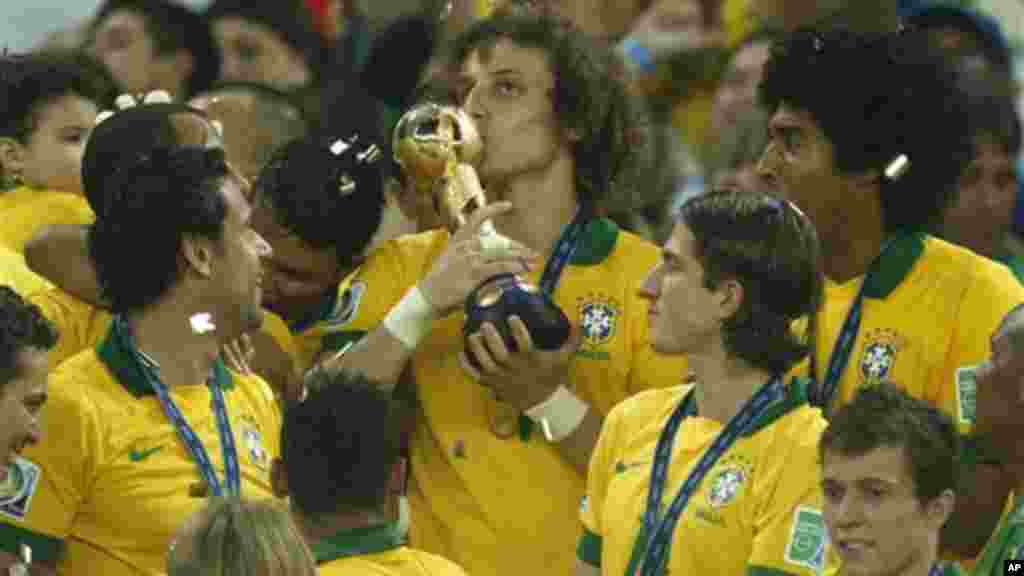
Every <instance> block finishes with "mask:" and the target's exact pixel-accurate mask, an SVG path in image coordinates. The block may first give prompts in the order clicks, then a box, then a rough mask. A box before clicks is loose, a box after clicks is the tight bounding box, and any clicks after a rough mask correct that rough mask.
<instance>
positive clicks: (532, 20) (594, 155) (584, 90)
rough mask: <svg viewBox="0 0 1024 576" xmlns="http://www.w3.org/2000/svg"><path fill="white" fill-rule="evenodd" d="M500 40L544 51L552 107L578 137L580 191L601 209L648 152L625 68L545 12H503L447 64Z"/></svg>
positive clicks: (470, 33) (460, 43) (458, 43)
mask: <svg viewBox="0 0 1024 576" xmlns="http://www.w3.org/2000/svg"><path fill="white" fill-rule="evenodd" d="M501 40H509V41H511V42H513V43H514V44H516V45H518V46H522V47H526V48H536V49H539V50H541V51H543V52H544V53H545V54H546V55H547V57H548V59H549V62H550V65H551V70H552V73H553V75H554V79H555V88H554V109H555V115H556V116H557V117H558V119H559V122H560V123H561V125H562V128H563V129H565V130H571V131H573V132H574V133H575V134H577V135H578V136H579V140H578V141H576V142H575V143H574V144H573V157H574V158H575V160H576V191H577V194H578V195H579V200H580V202H581V203H583V204H584V205H587V206H589V207H600V206H602V203H603V202H604V201H605V200H606V199H608V197H609V195H610V194H611V193H612V190H613V182H616V181H617V179H619V178H620V177H622V176H623V175H624V174H625V173H626V172H627V167H628V166H629V162H632V161H635V159H636V158H637V157H638V155H639V154H640V153H641V151H642V150H644V148H643V147H644V146H645V145H646V139H645V138H644V137H643V132H642V131H641V130H640V127H641V126H646V115H645V111H644V109H643V107H642V105H641V104H640V102H639V101H638V100H636V99H635V98H634V97H633V96H632V95H631V94H630V93H629V92H628V91H627V88H626V84H625V83H624V81H623V68H622V64H621V62H620V61H619V60H618V59H617V57H616V56H615V55H614V53H613V52H612V51H611V50H610V49H608V47H607V46H605V45H603V44H600V43H599V42H597V41H596V40H593V39H590V38H588V37H587V36H586V35H584V34H583V32H581V31H579V30H578V29H577V28H576V27H575V26H573V25H572V23H571V22H569V21H568V20H565V19H559V18H557V17H555V16H553V15H551V14H549V13H547V12H545V11H542V10H530V9H529V7H528V6H527V7H524V8H522V9H517V10H511V9H510V10H503V11H499V12H497V13H495V15H494V16H493V17H492V18H489V19H486V20H481V21H478V22H476V23H475V24H473V25H472V26H470V28H469V29H468V30H466V31H465V32H463V33H462V34H460V35H459V36H458V37H457V38H456V39H455V41H454V43H453V45H452V46H451V51H450V54H449V65H450V66H452V67H456V68H457V67H459V66H461V65H462V63H464V62H465V60H466V58H468V57H469V55H470V54H471V53H472V52H474V51H476V50H481V49H482V50H488V49H490V48H492V47H493V46H494V45H495V44H497V43H498V42H499V41H501Z"/></svg>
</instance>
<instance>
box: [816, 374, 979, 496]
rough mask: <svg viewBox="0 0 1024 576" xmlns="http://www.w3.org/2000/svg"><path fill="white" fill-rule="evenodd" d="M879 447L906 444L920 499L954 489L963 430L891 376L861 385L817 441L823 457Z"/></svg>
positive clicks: (901, 446)
mask: <svg viewBox="0 0 1024 576" xmlns="http://www.w3.org/2000/svg"><path fill="white" fill-rule="evenodd" d="M878 448H902V449H903V454H904V457H905V458H906V463H907V469H908V472H909V473H910V478H911V480H912V481H913V483H914V495H915V496H916V497H917V499H918V501H919V502H920V503H922V504H925V503H928V502H931V501H932V500H934V499H935V498H937V497H938V496H940V495H941V494H942V493H943V492H944V491H946V490H956V488H957V483H958V482H959V477H960V476H959V459H958V455H959V453H960V436H959V434H958V433H957V429H956V426H954V424H953V421H952V420H951V419H950V418H949V416H947V415H946V414H943V413H942V412H941V411H939V410H938V409H936V408H935V407H934V406H932V405H931V404H929V403H928V402H926V401H924V400H919V399H917V398H914V397H912V396H910V395H909V394H907V393H906V392H904V391H903V390H901V389H899V388H898V387H896V386H895V385H893V384H892V383H889V382H883V383H881V384H878V385H876V386H870V387H867V388H861V389H859V390H858V391H857V394H856V395H855V396H854V398H853V400H851V401H850V402H849V403H847V404H845V405H843V406H842V407H841V408H839V410H837V411H836V413H835V414H834V415H833V416H832V418H831V420H830V421H829V424H828V427H827V428H825V431H824V433H823V434H822V436H821V440H820V441H819V444H818V451H819V454H820V456H822V457H824V455H826V454H829V453H834V454H838V455H841V456H846V457H858V456H863V455H865V454H867V453H869V452H871V451H873V450H876V449H878Z"/></svg>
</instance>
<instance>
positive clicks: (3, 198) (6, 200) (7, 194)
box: [0, 186, 44, 214]
mask: <svg viewBox="0 0 1024 576" xmlns="http://www.w3.org/2000/svg"><path fill="white" fill-rule="evenodd" d="M43 193H44V191H43V190H39V189H36V188H32V187H30V186H18V187H17V188H11V189H10V190H5V191H3V192H0V214H2V213H3V212H4V211H5V210H7V209H8V208H13V207H14V206H19V205H21V204H24V203H26V202H31V201H32V200H33V199H34V198H36V197H37V196H39V195H40V194H43Z"/></svg>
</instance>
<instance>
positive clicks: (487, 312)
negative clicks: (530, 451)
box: [392, 102, 569, 437]
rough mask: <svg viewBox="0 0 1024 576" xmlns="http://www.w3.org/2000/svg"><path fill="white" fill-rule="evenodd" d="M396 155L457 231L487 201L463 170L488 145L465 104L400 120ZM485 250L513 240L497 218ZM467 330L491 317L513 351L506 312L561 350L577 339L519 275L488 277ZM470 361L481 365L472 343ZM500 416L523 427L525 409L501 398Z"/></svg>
mask: <svg viewBox="0 0 1024 576" xmlns="http://www.w3.org/2000/svg"><path fill="white" fill-rule="evenodd" d="M392 149H393V150H394V155H395V162H396V163H397V164H398V165H399V167H401V169H402V173H403V174H404V175H405V177H406V178H407V179H408V180H409V181H410V183H411V185H412V187H413V188H414V189H415V191H416V193H417V194H422V195H425V196H428V197H429V198H430V200H431V202H432V203H433V206H434V208H435V210H436V211H437V212H438V214H439V215H440V216H441V219H442V222H444V224H445V227H446V228H448V230H449V231H450V232H455V231H456V230H457V229H458V228H460V227H461V226H463V225H464V224H465V223H466V220H467V219H468V218H469V216H470V215H471V214H472V213H473V212H474V211H475V210H477V209H479V208H481V207H483V206H484V205H485V204H486V203H487V200H486V198H485V197H484V196H483V193H482V192H481V191H480V190H479V189H476V190H469V189H467V187H465V186H462V185H461V183H460V182H459V180H458V179H457V178H456V177H455V172H456V168H457V167H458V166H459V165H460V164H465V165H469V166H475V165H476V163H477V162H478V161H479V159H480V156H481V153H482V152H483V144H482V142H481V140H480V135H479V133H478V132H477V130H476V127H475V126H474V125H473V121H472V120H471V119H470V117H469V116H468V115H467V114H466V113H465V112H463V111H462V110H461V109H459V108H456V107H453V106H441V105H438V104H434V103H429V102H428V103H424V104H419V105H417V106H415V107H413V108H412V109H410V110H409V111H408V112H406V113H405V114H404V115H403V116H402V118H401V119H400V120H399V121H398V125H397V126H396V127H395V131H394V134H393V142H392ZM480 234H481V236H482V244H483V246H484V249H485V251H487V250H500V249H501V247H502V246H507V245H508V239H506V238H504V237H503V236H501V235H500V234H498V233H497V231H496V230H495V229H494V226H493V224H492V223H491V222H490V221H487V222H484V224H483V225H482V226H481V228H480ZM465 312H466V322H465V325H464V327H463V334H464V335H465V336H468V335H470V334H472V333H474V332H476V331H477V330H478V329H479V328H480V325H481V324H483V323H484V322H490V323H491V324H493V325H494V327H495V328H496V329H497V330H498V332H499V333H500V334H501V336H502V339H503V340H504V341H505V346H506V347H507V348H508V349H509V350H515V349H516V342H515V339H514V338H513V337H512V333H511V330H510V329H509V326H508V322H507V321H506V319H507V318H508V317H509V316H518V317H519V318H521V319H522V321H523V323H524V324H526V327H527V329H528V330H529V332H530V337H531V339H532V340H533V343H534V345H535V346H536V347H537V348H539V349H541V350H557V349H558V348H560V347H561V346H562V345H563V344H564V343H565V341H566V340H567V339H568V338H569V320H568V318H566V316H565V314H564V313H563V312H562V310H561V309H559V308H558V306H557V305H556V304H555V303H554V302H553V301H552V300H551V297H550V295H549V294H547V293H546V292H544V291H543V290H541V289H540V288H538V287H537V286H535V285H533V284H530V283H528V282H526V281H525V280H523V279H522V278H520V277H518V276H516V275H513V274H501V275H498V276H495V277H493V278H490V279H488V280H485V281H484V282H483V283H482V284H481V285H480V286H478V287H477V288H476V289H475V290H474V291H473V292H472V293H471V294H470V296H469V298H467V300H466V305H465ZM467 354H468V355H469V357H470V361H471V362H473V363H474V364H475V360H474V359H473V357H472V353H471V352H469V350H468V348H467ZM496 412H497V413H496V414H495V415H494V416H493V417H492V419H491V420H492V422H491V423H492V428H493V429H494V432H495V434H497V435H499V436H501V437H508V436H511V435H513V434H515V432H516V429H517V421H518V419H519V414H518V412H517V411H516V410H515V409H514V408H512V407H511V406H508V405H507V404H503V403H500V402H499V406H498V409H497V411H496Z"/></svg>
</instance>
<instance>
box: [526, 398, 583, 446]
mask: <svg viewBox="0 0 1024 576" xmlns="http://www.w3.org/2000/svg"><path fill="white" fill-rule="evenodd" d="M589 409H590V407H589V406H587V405H586V404H585V403H584V402H583V401H582V400H580V399H579V398H577V397H576V396H574V395H573V393H572V392H570V391H569V389H568V388H566V387H565V386H559V387H558V389H557V390H555V392H554V394H552V395H551V396H550V397H549V398H548V399H547V400H545V401H543V402H541V403H540V404H537V405H536V406H534V407H533V408H530V409H529V410H527V411H526V412H524V414H526V416H527V417H528V418H529V419H530V420H533V421H534V422H536V423H537V424H540V427H541V430H543V432H544V437H545V438H547V439H548V442H560V441H562V440H564V439H565V438H568V437H569V435H571V434H572V433H573V432H575V431H576V429H577V428H579V426H580V424H582V423H583V419H584V418H585V417H586V415H587V410H589Z"/></svg>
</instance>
